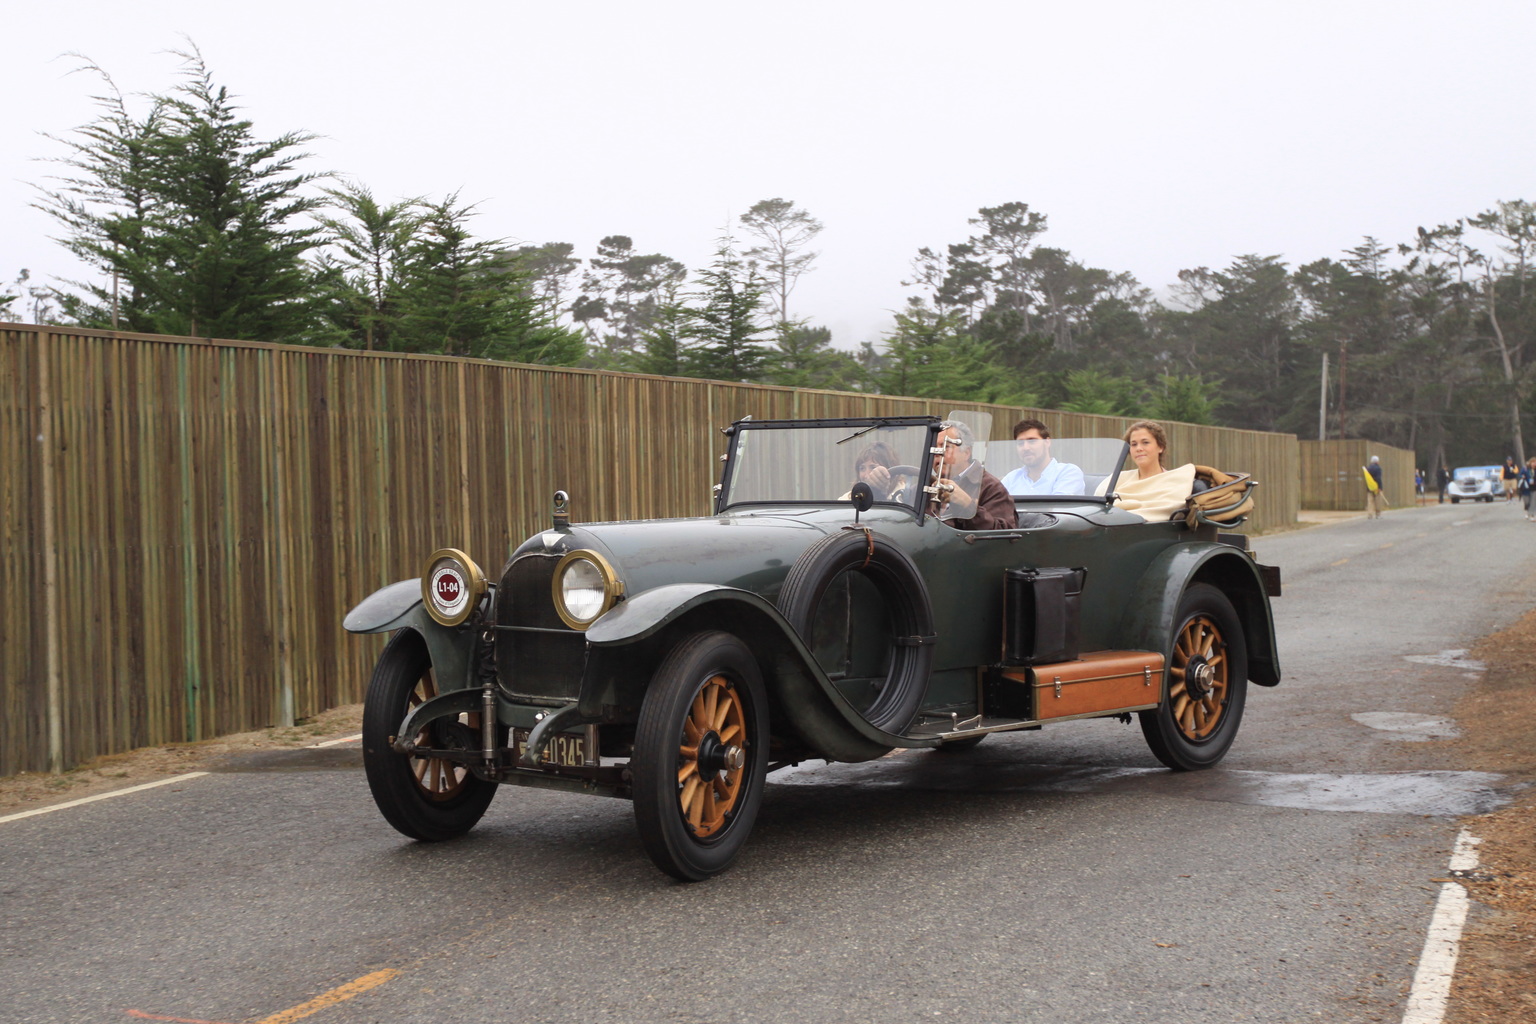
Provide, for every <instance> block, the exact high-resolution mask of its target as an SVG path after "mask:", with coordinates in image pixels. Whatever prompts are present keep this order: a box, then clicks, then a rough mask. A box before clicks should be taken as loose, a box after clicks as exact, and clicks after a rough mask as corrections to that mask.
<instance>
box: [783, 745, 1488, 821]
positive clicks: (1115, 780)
mask: <svg viewBox="0 0 1536 1024" xmlns="http://www.w3.org/2000/svg"><path fill="white" fill-rule="evenodd" d="M1502 779H1503V776H1502V775H1494V774H1491V773H1488V772H1429V771H1426V772H1390V773H1382V774H1370V775H1363V774H1362V775H1341V774H1328V773H1321V772H1317V773H1310V772H1309V773H1289V772H1256V771H1240V770H1227V769H1221V768H1215V769H1211V770H1209V771H1202V772H1170V771H1167V770H1165V769H1162V768H1096V767H1088V766H1083V765H1046V764H1013V763H1006V762H986V761H979V760H974V759H973V758H972V757H965V759H964V760H962V759H961V755H955V756H946V755H942V754H940V755H935V754H930V753H927V752H917V751H914V752H911V753H908V754H905V755H901V756H896V757H884V758H881V759H880V760H878V761H870V762H866V763H864V764H830V765H822V764H810V763H807V764H803V765H801V766H799V767H798V768H786V769H783V770H781V771H778V772H775V773H774V774H772V775H770V776H768V782H769V784H770V785H786V786H828V787H845V786H846V787H859V788H871V789H881V788H884V789H911V790H919V791H940V792H957V791H963V792H970V793H1021V792H1022V793H1104V794H1128V795H1138V794H1139V795H1158V796H1173V797H1183V798H1186V799H1193V800H1215V801H1219V802H1222V803H1235V804H1260V805H1265V806H1270V807H1295V808H1298V809H1301V810H1310V811H1352V812H1368V813H1376V814H1426V815H1434V816H1436V817H1450V818H1454V817H1461V816H1462V815H1467V814H1483V813H1486V812H1487V811H1490V810H1492V809H1494V808H1495V807H1498V806H1500V805H1502V804H1504V803H1506V802H1508V797H1506V796H1504V795H1502V794H1501V793H1499V792H1498V791H1497V790H1496V789H1495V788H1494V786H1495V785H1496V784H1497V783H1498V782H1500V781H1501V780H1502Z"/></svg>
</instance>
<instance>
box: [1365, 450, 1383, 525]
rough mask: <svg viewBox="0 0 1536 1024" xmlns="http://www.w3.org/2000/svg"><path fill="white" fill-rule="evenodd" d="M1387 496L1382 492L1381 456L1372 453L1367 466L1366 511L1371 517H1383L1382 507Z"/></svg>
mask: <svg viewBox="0 0 1536 1024" xmlns="http://www.w3.org/2000/svg"><path fill="white" fill-rule="evenodd" d="M1385 503H1386V496H1385V495H1383V494H1382V493H1381V456H1380V455H1372V456H1371V462H1370V465H1368V466H1366V467H1365V511H1366V513H1367V514H1368V515H1369V517H1370V518H1371V519H1380V518H1381V507H1382V505H1383V504H1385Z"/></svg>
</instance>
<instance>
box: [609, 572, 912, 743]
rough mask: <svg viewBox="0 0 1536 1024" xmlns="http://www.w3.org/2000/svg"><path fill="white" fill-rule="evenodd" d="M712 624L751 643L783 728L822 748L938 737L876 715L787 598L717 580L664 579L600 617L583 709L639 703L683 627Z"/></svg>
mask: <svg viewBox="0 0 1536 1024" xmlns="http://www.w3.org/2000/svg"><path fill="white" fill-rule="evenodd" d="M707 629H721V630H725V631H727V632H729V633H731V634H733V635H735V636H736V637H738V638H740V639H741V641H742V642H743V643H745V644H746V645H747V647H748V648H749V649H750V650H751V651H752V653H753V655H754V656H755V657H756V658H757V661H758V664H759V665H760V666H761V667H762V670H763V678H764V682H765V683H766V685H767V688H768V691H769V702H770V705H771V709H770V721H771V723H772V724H773V728H774V731H775V732H776V733H779V734H781V735H783V734H785V733H788V734H792V735H793V736H794V737H795V738H797V739H798V740H799V741H800V742H802V743H803V744H804V745H805V746H806V747H808V748H810V749H811V750H812V751H814V752H815V756H817V757H825V758H827V759H828V760H832V761H869V760H872V759H874V758H877V757H881V756H883V755H884V754H886V753H888V752H889V751H890V750H891V748H892V747H913V746H937V745H938V741H937V740H910V739H906V738H904V737H901V736H897V735H894V734H892V733H888V732H885V731H884V730H881V729H877V728H875V727H874V726H873V725H870V724H869V722H867V721H865V720H864V718H863V716H861V715H860V714H859V713H858V711H857V710H855V709H854V707H853V705H852V704H850V703H849V702H848V699H847V698H846V697H844V696H843V695H842V693H841V692H840V691H839V690H838V689H837V687H836V686H834V685H833V684H832V681H831V680H830V679H828V678H827V676H826V673H825V672H823V671H822V669H821V666H820V665H818V664H817V662H816V659H815V658H814V657H812V655H811V652H810V651H809V650H807V649H806V647H805V644H804V643H803V642H802V641H801V639H800V637H799V635H798V634H797V633H795V631H794V628H793V627H791V626H790V624H789V623H788V622H786V621H785V619H784V616H783V615H781V614H780V613H779V610H778V609H777V608H775V607H774V606H773V605H772V604H771V603H769V602H768V601H766V600H764V599H763V598H761V597H759V596H758V595H756V594H754V593H752V592H750V591H747V590H740V589H738V588H736V587H727V586H720V585H713V584H701V583H678V584H672V585H669V586H663V587H656V588H653V589H651V590H648V591H645V592H644V593H641V594H637V595H635V596H634V597H632V598H630V599H629V600H627V601H625V602H624V603H623V604H621V605H619V606H618V607H616V608H614V609H613V610H612V611H610V612H609V613H608V614H607V615H604V616H603V617H602V618H601V619H599V620H598V621H597V622H595V623H593V624H592V627H591V628H590V629H588V630H587V643H588V657H587V671H586V676H585V678H584V680H583V683H582V695H581V705H582V710H583V712H584V713H586V714H591V715H598V714H603V713H604V712H605V708H614V707H620V708H625V709H628V710H629V711H630V712H631V713H635V712H638V709H639V706H640V703H641V702H642V701H643V700H644V698H645V690H646V688H647V687H648V686H649V684H650V679H651V675H652V673H653V672H654V671H655V667H656V666H657V665H658V664H659V663H660V661H661V659H662V658H663V657H664V656H665V655H666V652H667V651H669V650H670V649H671V648H672V647H673V646H674V645H675V644H677V643H678V642H679V641H681V640H682V638H683V637H685V636H687V635H689V634H691V633H695V632H698V631H701V630H707ZM609 713H611V712H609ZM786 727H787V728H786Z"/></svg>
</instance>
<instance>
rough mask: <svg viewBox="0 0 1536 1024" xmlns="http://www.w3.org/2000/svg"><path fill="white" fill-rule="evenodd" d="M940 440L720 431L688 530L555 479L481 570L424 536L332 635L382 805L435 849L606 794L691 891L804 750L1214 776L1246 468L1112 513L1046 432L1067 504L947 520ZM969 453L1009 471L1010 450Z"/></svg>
mask: <svg viewBox="0 0 1536 1024" xmlns="http://www.w3.org/2000/svg"><path fill="white" fill-rule="evenodd" d="M941 427H942V424H941V422H940V421H939V420H938V419H936V418H934V417H886V418H870V419H840V420H809V421H756V422H754V421H751V420H743V421H741V422H738V423H735V424H733V425H732V426H730V427H728V428H726V429H725V431H724V433H725V436H726V439H727V443H726V452H725V454H724V456H723V460H724V470H723V473H722V476H721V480H720V484H719V486H718V487H717V488H716V495H715V500H714V503H715V513H714V515H712V516H708V517H703V518H694V519H675V520H653V521H644V522H616V523H573V522H571V521H570V518H571V517H570V503H569V502H568V499H567V496H566V495H565V494H564V493H563V492H557V493H556V494H555V496H554V501H553V509H552V513H551V520H550V523H549V526H548V528H547V529H545V530H543V531H541V532H540V533H538V534H536V535H534V536H533V537H530V538H529V539H528V540H527V541H525V542H524V543H523V544H522V545H521V546H519V547H518V548H517V549H516V550H515V551H514V552H513V553H512V556H511V558H510V559H509V560H508V561H507V563H506V565H505V567H503V568H502V570H501V572H500V575H499V576H498V577H497V578H496V579H494V580H488V579H487V578H486V577H485V576H484V575H483V574H482V572H481V570H480V569H479V568H478V567H477V566H476V564H475V562H474V561H473V560H472V559H471V558H470V557H469V556H468V555H467V554H465V553H463V552H461V551H458V550H454V549H448V548H445V549H442V550H440V551H437V552H435V553H434V554H433V555H432V556H431V557H430V559H429V560H428V562H427V564H426V567H425V570H424V571H423V574H422V576H421V578H420V579H417V580H405V581H402V582H400V583H396V584H393V585H391V586H388V587H385V588H383V589H382V590H380V591H378V592H377V593H375V594H373V595H372V596H370V597H368V598H367V599H365V600H364V601H363V602H362V603H361V604H359V605H358V606H357V607H356V608H354V609H353V610H352V611H351V612H350V613H349V614H348V615H347V618H346V622H345V626H346V628H347V629H348V630H351V631H353V632H356V633H380V632H393V633H394V636H393V637H392V638H391V639H390V641H389V643H388V645H387V646H386V647H385V649H384V652H383V654H382V655H381V657H380V659H379V662H378V665H377V668H376V669H375V671H374V674H373V678H372V681H371V683H370V685H369V688H368V694H367V700H366V704H365V710H364V718H363V753H364V763H365V767H366V771H367V777H368V783H369V786H370V788H371V790H372V793H373V796H374V799H375V801H376V802H377V804H378V807H379V810H380V811H381V812H382V813H383V815H384V817H385V819H386V820H387V821H388V822H389V823H390V824H391V825H393V826H394V827H395V828H396V829H398V830H399V831H400V832H402V833H404V834H405V835H407V836H410V837H412V838H414V839H418V840H428V841H431V840H442V839H450V838H452V837H455V836H458V835H461V834H463V833H464V832H466V831H468V830H469V829H470V828H472V827H473V826H474V825H475V823H476V822H477V821H478V820H479V819H480V817H481V816H482V815H483V814H484V813H485V810H486V807H487V805H488V804H489V803H490V801H491V797H492V796H493V794H494V793H495V791H496V788H497V785H498V784H503V783H506V784H513V785H524V786H545V787H557V788H565V789H569V790H572V791H574V792H581V793H593V794H601V795H608V796H617V797H623V798H628V799H631V800H633V802H634V807H635V821H636V824H637V825H638V827H639V833H640V838H641V840H642V843H643V846H644V848H645V850H646V851H647V853H648V854H649V855H650V857H651V859H652V860H653V861H655V863H656V865H657V866H658V867H659V868H661V870H663V871H665V872H667V873H668V874H671V875H673V876H675V877H677V878H679V879H684V880H698V879H703V878H707V877H709V876H711V875H714V874H716V873H718V872H720V871H723V870H724V869H726V868H727V867H728V866H729V865H730V864H731V863H732V861H733V860H734V859H735V857H736V855H737V853H738V852H739V850H740V849H741V846H742V844H743V843H744V842H745V840H746V837H747V835H748V833H749V832H750V831H751V830H752V826H753V821H754V819H755V818H756V815H757V811H758V807H759V804H760V802H761V800H762V797H763V787H764V780H765V779H766V778H767V776H768V775H769V773H771V772H773V771H775V770H777V769H780V768H783V767H786V766H789V765H794V764H797V763H799V762H802V761H806V760H809V759H825V760H827V761H867V760H870V759H873V758H877V757H880V756H882V755H884V754H886V753H888V752H890V751H891V750H893V749H895V748H898V747H927V748H934V749H937V750H954V749H959V748H964V747H968V746H972V745H974V744H976V743H979V742H980V741H982V740H983V739H984V738H985V737H986V736H987V735H989V734H991V733H994V732H1003V731H1008V730H1018V729H1038V728H1040V727H1041V726H1042V725H1044V724H1048V723H1051V722H1059V721H1064V720H1070V719H1082V718H1098V717H1116V716H1118V717H1120V718H1122V719H1123V720H1124V719H1127V718H1128V716H1129V715H1130V714H1132V713H1135V714H1137V715H1139V716H1140V722H1141V727H1142V731H1143V733H1144V735H1145V737H1146V740H1147V743H1148V744H1149V746H1150V747H1151V750H1152V753H1153V754H1154V755H1155V756H1156V757H1157V759H1158V760H1159V761H1161V762H1162V763H1163V764H1165V765H1167V766H1168V767H1169V768H1172V769H1175V770H1190V769H1198V768H1206V767H1209V766H1211V765H1213V764H1215V763H1216V762H1217V761H1219V760H1220V759H1221V757H1222V756H1223V755H1224V754H1225V753H1226V751H1227V748H1228V747H1229V746H1230V745H1231V743H1232V740H1233V737H1234V736H1235V735H1236V733H1237V729H1238V725H1239V722H1240V721H1241V719H1242V714H1243V705H1244V701H1245V699H1246V694H1247V684H1248V682H1249V681H1250V680H1251V681H1253V682H1255V683H1258V684H1260V685H1263V686H1273V685H1275V684H1277V683H1278V682H1279V681H1280V664H1279V659H1278V656H1277V652H1276V649H1275V637H1274V625H1273V619H1272V617H1271V612H1270V606H1269V598H1270V597H1271V596H1272V595H1277V594H1278V593H1279V582H1280V581H1279V572H1278V570H1277V569H1275V568H1274V567H1270V566H1264V565H1260V564H1259V563H1258V562H1257V561H1256V560H1255V558H1254V557H1253V555H1252V553H1251V552H1250V550H1249V549H1248V546H1247V541H1246V538H1245V537H1243V536H1242V535H1240V534H1235V533H1223V532H1220V531H1221V530H1222V528H1223V527H1224V526H1227V525H1229V524H1230V523H1232V522H1234V521H1240V520H1241V515H1242V513H1243V511H1245V510H1246V509H1247V508H1250V507H1251V497H1250V496H1248V495H1246V493H1245V492H1246V489H1247V487H1248V486H1249V482H1248V481H1247V480H1246V479H1245V478H1241V477H1238V478H1228V477H1226V476H1225V475H1224V474H1219V473H1215V474H1212V473H1209V472H1207V473H1203V474H1202V478H1203V479H1204V480H1205V482H1206V483H1207V484H1212V483H1214V484H1215V485H1216V487H1215V488H1214V490H1211V491H1207V492H1202V494H1200V495H1196V496H1195V497H1194V498H1192V499H1191V500H1190V502H1189V505H1188V507H1187V508H1186V509H1181V510H1180V511H1179V512H1178V514H1176V515H1175V516H1174V517H1173V518H1171V519H1168V520H1164V521H1154V522H1149V521H1147V520H1146V519H1143V518H1142V517H1141V516H1139V515H1137V514H1134V513H1132V512H1128V511H1125V510H1123V509H1121V508H1118V507H1116V505H1115V504H1114V491H1115V486H1116V481H1117V479H1118V478H1117V476H1116V474H1117V473H1119V472H1120V471H1121V470H1122V469H1123V468H1124V467H1126V466H1128V465H1129V463H1128V461H1127V449H1126V445H1125V444H1124V443H1123V442H1122V441H1120V440H1119V439H1098V438H1095V439H1071V438H1058V439H1056V440H1054V441H1053V442H1052V444H1053V445H1054V449H1053V451H1052V455H1053V457H1054V458H1055V459H1056V460H1057V462H1058V463H1060V464H1061V465H1062V466H1069V467H1072V468H1075V469H1078V470H1080V472H1078V473H1076V474H1062V475H1061V478H1062V479H1063V480H1067V479H1070V484H1066V483H1064V484H1062V485H1061V488H1060V489H1062V490H1064V491H1070V492H1071V493H1047V494H1037V495H1030V496H1027V497H1017V498H1015V499H1014V500H1015V508H1016V512H1017V525H1016V526H1015V527H1013V528H1009V529H995V530H993V529H988V530H969V529H959V528H956V526H954V525H951V521H950V520H951V518H952V517H953V516H955V515H956V513H955V512H954V510H953V509H951V508H950V507H949V505H948V504H947V502H946V499H947V498H948V496H949V495H948V490H949V484H948V483H947V482H946V481H945V479H944V476H945V474H946V473H947V472H949V471H946V470H944V469H942V466H943V464H944V462H945V458H944V453H945V451H946V442H947V443H948V444H953V443H954V441H953V440H952V438H953V435H954V433H955V432H954V431H948V432H945V431H942V430H941ZM976 436H978V437H983V438H984V437H986V436H987V431H986V430H985V429H978V430H977V431H976ZM974 448H975V451H974V453H973V454H974V455H975V457H976V459H977V461H978V462H979V463H983V464H985V465H986V467H987V468H988V469H989V470H990V471H991V472H993V473H995V474H996V475H999V476H1001V475H1003V473H1004V471H1006V470H1008V469H1010V468H1012V467H1014V466H1017V465H1018V456H1017V455H1015V454H1014V451H1013V449H1014V445H1013V443H1012V442H1007V441H1003V442H997V441H994V442H991V443H990V445H988V444H985V443H981V442H978V443H977V444H976V445H975V446H974ZM876 465H878V466H879V467H880V468H879V469H875V468H874V467H875V466H876Z"/></svg>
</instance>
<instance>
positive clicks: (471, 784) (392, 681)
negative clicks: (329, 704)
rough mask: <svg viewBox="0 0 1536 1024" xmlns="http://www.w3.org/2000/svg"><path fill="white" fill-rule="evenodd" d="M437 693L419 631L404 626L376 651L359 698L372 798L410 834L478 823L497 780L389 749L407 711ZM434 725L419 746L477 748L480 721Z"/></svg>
mask: <svg viewBox="0 0 1536 1024" xmlns="http://www.w3.org/2000/svg"><path fill="white" fill-rule="evenodd" d="M435 696H437V680H436V678H435V677H434V676H433V674H432V659H431V656H430V655H429V654H428V653H427V645H426V642H425V641H424V640H422V638H421V636H420V635H419V634H417V633H414V632H412V631H411V630H408V629H406V630H401V631H400V632H398V633H396V634H395V636H394V639H392V640H390V642H389V645H388V646H386V647H385V648H384V653H383V654H381V655H379V663H378V665H376V666H375V667H374V670H373V679H372V680H371V681H370V682H369V683H368V696H367V698H366V700H365V701H364V703H363V769H364V771H365V773H366V774H367V776H368V788H369V790H370V791H372V793H373V802H374V803H376V804H378V807H379V813H381V814H383V815H384V820H385V821H387V822H389V823H390V824H391V825H393V826H394V827H395V828H396V829H397V830H398V831H400V832H401V833H403V834H405V835H408V836H410V837H411V838H412V839H420V840H423V841H425V842H436V841H438V840H442V839H453V838H454V837H456V836H461V835H463V834H464V833H465V832H468V831H469V830H470V829H472V828H474V827H475V823H476V822H478V821H479V820H480V818H481V816H482V815H484V814H485V809H486V808H487V807H489V806H490V803H491V798H492V797H494V796H495V795H496V783H494V782H487V781H485V780H484V779H481V778H478V777H477V776H475V775H473V774H471V773H470V772H469V770H468V769H466V768H464V767H463V766H461V765H457V764H455V763H453V762H452V761H446V760H443V759H441V758H426V757H411V756H410V755H408V754H397V753H395V751H394V750H392V749H391V748H390V740H391V738H392V737H393V736H394V735H395V730H397V729H399V728H400V724H401V723H402V722H403V721H405V716H406V715H408V714H410V712H411V709H412V708H414V707H416V706H417V705H418V704H421V703H422V702H424V701H428V700H431V699H432V698H433V697H435ZM469 717H470V719H471V721H470V722H468V723H461V722H456V721H452V720H444V721H438V722H433V723H431V724H430V725H428V726H427V727H426V728H425V729H423V730H422V731H421V733H420V734H419V735H418V736H417V737H416V743H417V745H418V746H424V747H435V748H437V749H439V750H446V749H454V748H459V749H476V748H477V747H478V735H479V730H478V727H477V726H478V723H475V722H474V721H473V719H475V718H477V717H478V716H469Z"/></svg>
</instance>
